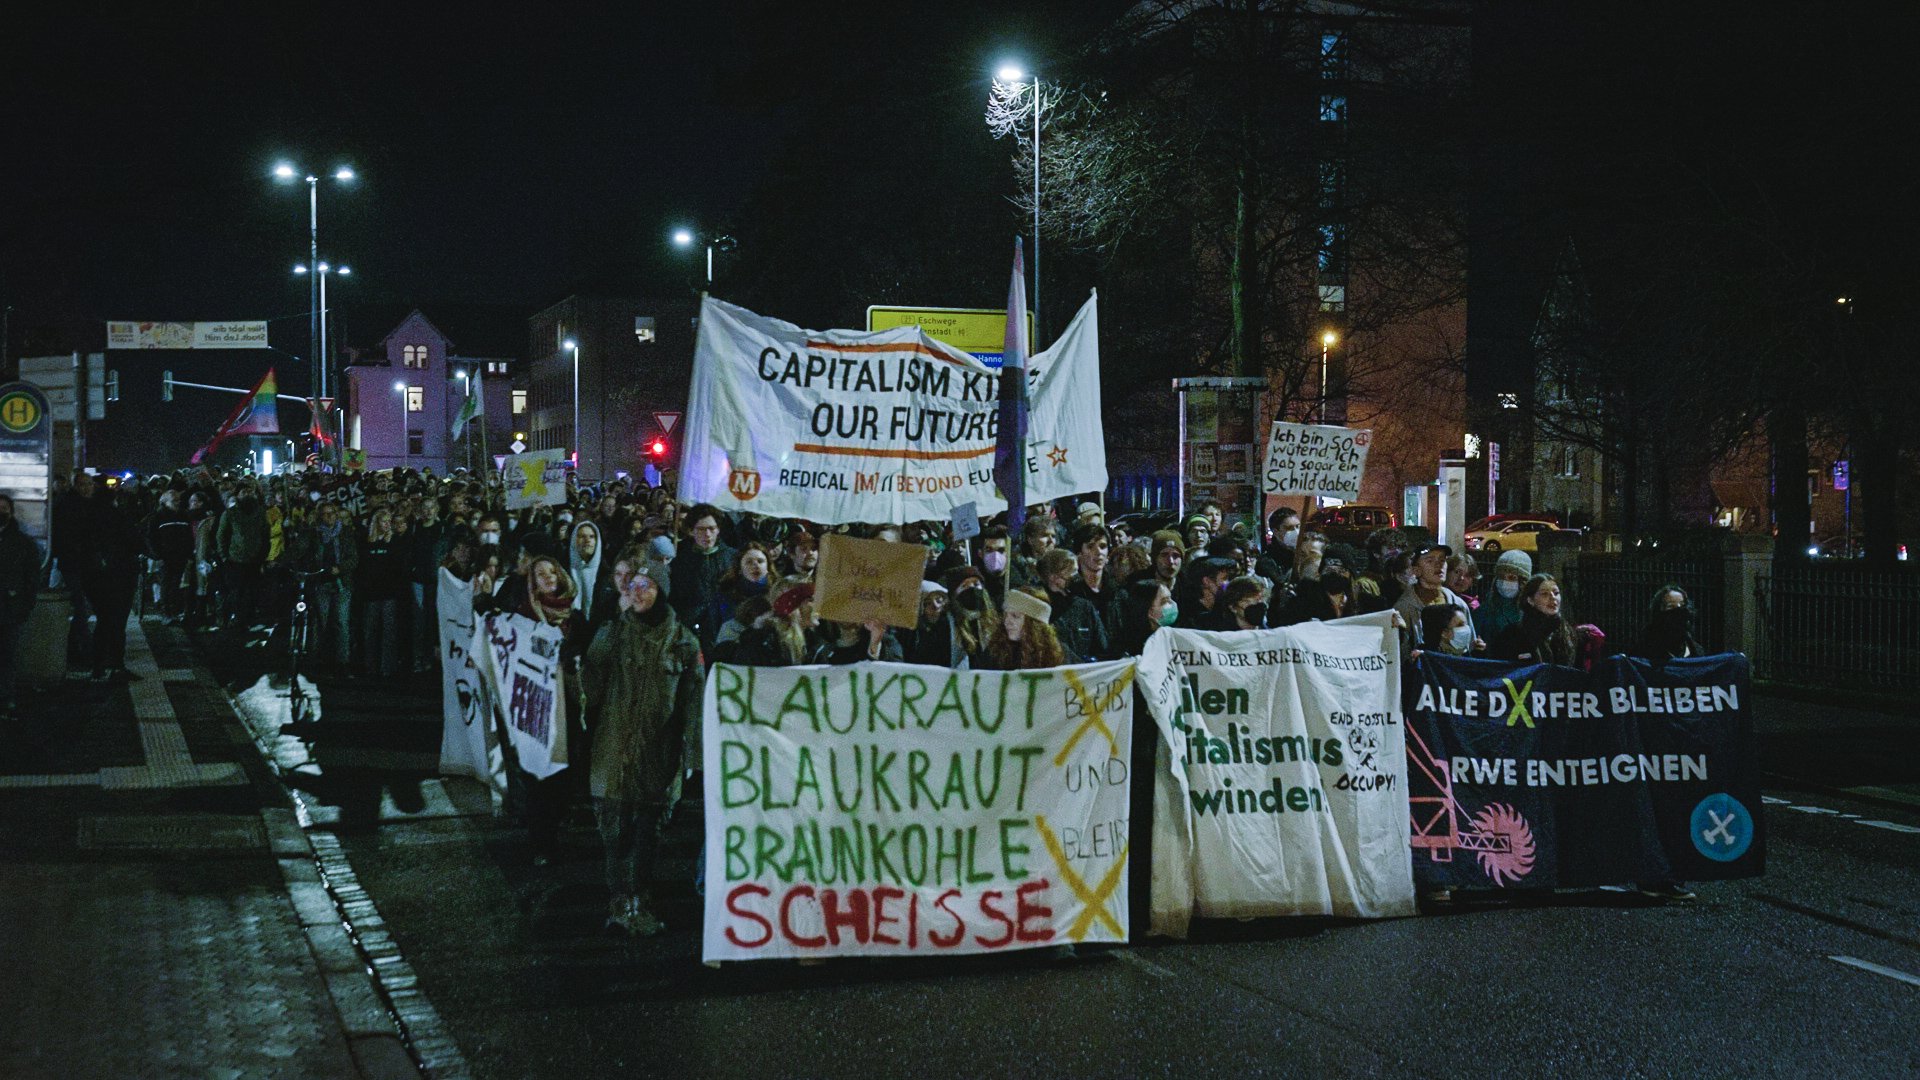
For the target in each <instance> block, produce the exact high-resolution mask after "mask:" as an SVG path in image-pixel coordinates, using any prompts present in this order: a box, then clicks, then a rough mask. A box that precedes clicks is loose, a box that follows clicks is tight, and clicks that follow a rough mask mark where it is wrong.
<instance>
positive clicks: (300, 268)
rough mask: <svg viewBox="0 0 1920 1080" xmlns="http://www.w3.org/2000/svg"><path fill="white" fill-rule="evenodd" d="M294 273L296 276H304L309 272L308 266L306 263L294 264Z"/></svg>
mask: <svg viewBox="0 0 1920 1080" xmlns="http://www.w3.org/2000/svg"><path fill="white" fill-rule="evenodd" d="M293 272H294V273H296V274H304V273H306V272H307V264H306V263H294V264H293Z"/></svg>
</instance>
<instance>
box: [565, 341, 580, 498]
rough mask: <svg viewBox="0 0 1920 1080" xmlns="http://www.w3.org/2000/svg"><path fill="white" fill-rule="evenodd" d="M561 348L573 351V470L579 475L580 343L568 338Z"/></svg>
mask: <svg viewBox="0 0 1920 1080" xmlns="http://www.w3.org/2000/svg"><path fill="white" fill-rule="evenodd" d="M561 348H564V349H566V350H567V351H569V352H571V353H573V472H574V475H575V476H578V475H580V466H581V465H583V464H585V463H584V462H583V461H581V460H580V343H579V342H577V341H575V340H573V339H572V338H568V339H567V340H566V341H564V342H561Z"/></svg>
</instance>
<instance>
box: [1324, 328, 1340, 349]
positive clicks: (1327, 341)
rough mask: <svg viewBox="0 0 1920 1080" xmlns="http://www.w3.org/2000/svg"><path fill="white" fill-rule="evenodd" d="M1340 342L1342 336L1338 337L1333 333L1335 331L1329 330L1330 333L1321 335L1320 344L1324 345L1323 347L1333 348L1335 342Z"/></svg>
mask: <svg viewBox="0 0 1920 1080" xmlns="http://www.w3.org/2000/svg"><path fill="white" fill-rule="evenodd" d="M1339 340H1340V335H1338V334H1336V333H1334V332H1333V331H1331V330H1329V331H1327V332H1326V333H1324V334H1321V335H1320V344H1322V345H1328V346H1331V345H1332V344H1333V343H1334V342H1336V341H1339Z"/></svg>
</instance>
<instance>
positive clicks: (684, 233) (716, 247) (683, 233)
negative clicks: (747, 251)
mask: <svg viewBox="0 0 1920 1080" xmlns="http://www.w3.org/2000/svg"><path fill="white" fill-rule="evenodd" d="M695 244H704V245H706V248H707V291H708V292H712V291H713V253H714V252H715V251H732V250H733V247H734V239H733V237H731V236H728V235H727V234H726V233H711V234H709V233H695V232H694V231H693V230H692V229H675V230H673V246H674V247H678V248H690V247H692V246H694V245H695Z"/></svg>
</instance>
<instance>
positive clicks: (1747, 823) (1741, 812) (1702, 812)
mask: <svg viewBox="0 0 1920 1080" xmlns="http://www.w3.org/2000/svg"><path fill="white" fill-rule="evenodd" d="M1692 824H1693V846H1694V847H1695V848H1697V849H1699V851H1700V854H1702V855H1705V856H1706V857H1707V858H1709V859H1712V860H1713V861H1715V862H1732V861H1733V860H1735V859H1737V858H1739V857H1740V856H1742V855H1745V854H1746V853H1747V849H1748V848H1749V847H1752V846H1753V815H1752V814H1749V813H1747V808H1746V807H1744V806H1742V805H1740V800H1739V799H1736V798H1734V797H1733V796H1731V795H1728V794H1727V793H1726V792H1724V791H1723V792H1718V793H1716V794H1713V795H1709V796H1707V797H1706V798H1704V799H1701V800H1700V805H1698V806H1696V807H1694V808H1693V823H1692Z"/></svg>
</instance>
